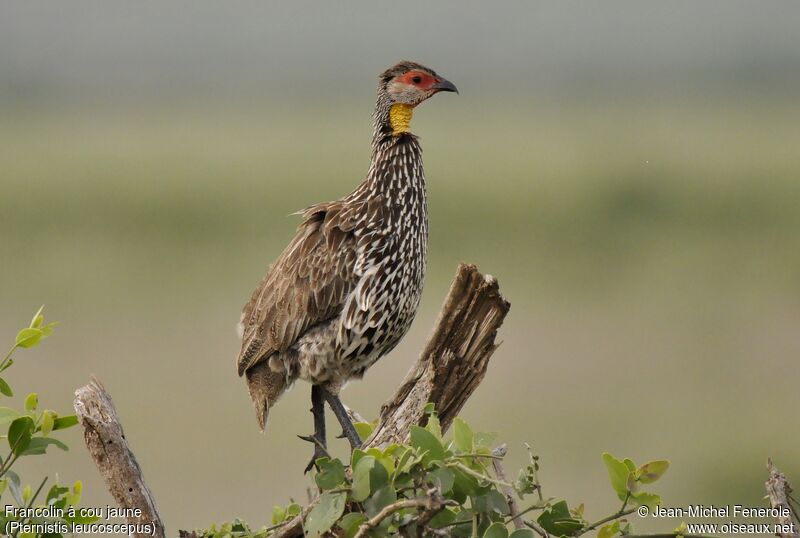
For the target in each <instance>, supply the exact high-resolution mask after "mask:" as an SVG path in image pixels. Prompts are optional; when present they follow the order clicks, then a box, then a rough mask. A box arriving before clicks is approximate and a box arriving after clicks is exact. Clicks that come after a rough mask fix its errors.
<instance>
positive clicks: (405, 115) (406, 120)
mask: <svg viewBox="0 0 800 538" xmlns="http://www.w3.org/2000/svg"><path fill="white" fill-rule="evenodd" d="M413 115H414V107H413V106H411V105H404V104H400V103H398V104H394V105H392V108H390V109H389V125H391V126H392V134H393V135H395V136H398V135H401V134H403V133H408V132H411V117H412V116H413Z"/></svg>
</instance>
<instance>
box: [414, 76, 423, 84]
mask: <svg viewBox="0 0 800 538" xmlns="http://www.w3.org/2000/svg"><path fill="white" fill-rule="evenodd" d="M411 80H412V82H414V84H419V83H420V82H422V77H421V76H419V75H416V76H414V77H412V78H411Z"/></svg>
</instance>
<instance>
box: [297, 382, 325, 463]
mask: <svg viewBox="0 0 800 538" xmlns="http://www.w3.org/2000/svg"><path fill="white" fill-rule="evenodd" d="M323 391H324V389H323V388H322V387H321V386H319V385H311V413H313V415H314V434H313V435H309V436H302V435H301V436H300V439H303V440H304V441H308V442H309V443H313V444H314V456H313V457H312V458H311V461H310V462H309V463H308V465H307V466H306V470H305V472H306V473H307V472H308V471H310V470H311V468H312V467H313V466H314V464H315V463H316V461H317V460H318V459H319V458H322V457H325V456H327V455H328V450H327V441H326V439H325V395H324V392H323Z"/></svg>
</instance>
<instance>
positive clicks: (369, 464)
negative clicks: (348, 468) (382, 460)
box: [350, 455, 383, 502]
mask: <svg viewBox="0 0 800 538" xmlns="http://www.w3.org/2000/svg"><path fill="white" fill-rule="evenodd" d="M376 465H379V464H378V463H377V462H376V461H375V457H374V456H366V455H365V456H362V457H361V458H359V460H358V462H357V463H356V464H355V466H354V467H353V486H352V487H351V488H350V497H351V498H352V499H353V500H354V501H356V502H362V501H363V500H364V499H366V498H367V497H369V495H370V492H371V487H370V473H371V472H372V470H373V469H374V468H375V466H376ZM380 467H381V468H383V465H380Z"/></svg>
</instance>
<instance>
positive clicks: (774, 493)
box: [766, 459, 800, 538]
mask: <svg viewBox="0 0 800 538" xmlns="http://www.w3.org/2000/svg"><path fill="white" fill-rule="evenodd" d="M767 469H768V470H769V478H768V479H767V483H766V488H767V497H769V503H770V506H772V508H775V509H776V510H779V511H780V513H781V515H779V516H778V517H776V518H775V519H776V522H777V523H778V524H779V525H781V526H782V527H783V528H785V529H792V532H776V533H775V534H776V536H780V537H781V538H798V536H800V531H799V530H798V526H799V525H800V520H798V518H797V514H795V518H792V514H793V513H794V510H793V508H792V505H791V504H790V502H789V499H790V498H791V495H792V486H791V484H789V481H788V480H786V476H785V475H784V474H783V473H782V472H780V471H779V470H778V468H777V467H775V465H773V464H772V460H771V459H769V460H767Z"/></svg>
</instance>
